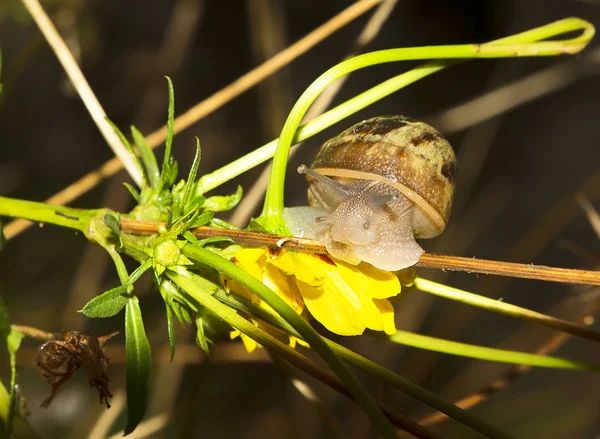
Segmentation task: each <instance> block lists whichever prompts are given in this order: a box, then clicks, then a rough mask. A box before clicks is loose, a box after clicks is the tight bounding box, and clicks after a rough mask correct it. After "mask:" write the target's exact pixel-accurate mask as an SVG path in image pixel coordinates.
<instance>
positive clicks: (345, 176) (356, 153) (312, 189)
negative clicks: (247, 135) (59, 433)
mask: <svg viewBox="0 0 600 439" xmlns="http://www.w3.org/2000/svg"><path fill="white" fill-rule="evenodd" d="M298 172H299V173H301V174H306V177H307V180H308V184H309V188H308V201H309V204H310V207H309V206H303V207H293V208H286V209H285V210H284V220H285V222H286V224H287V226H288V228H289V230H290V232H291V233H292V234H293V235H294V236H297V237H300V238H310V239H315V240H318V241H320V242H321V243H322V244H324V245H325V247H326V249H327V251H328V252H329V254H330V255H331V256H332V257H334V258H336V259H339V260H342V261H345V262H348V263H350V264H353V265H356V264H358V263H360V262H361V261H364V262H368V263H369V264H371V265H373V266H375V267H377V268H380V269H382V270H386V271H397V270H401V269H404V268H407V267H410V266H412V265H414V264H416V263H417V262H418V261H419V258H420V257H421V255H422V254H423V253H424V251H423V249H422V248H421V246H419V244H417V242H416V241H415V238H433V237H435V236H437V235H439V234H440V233H442V231H443V230H444V229H445V228H446V224H447V222H448V217H449V215H450V208H451V206H452V196H453V192H454V177H455V174H456V157H455V155H454V151H453V150H452V147H451V146H450V144H449V143H448V141H447V140H446V139H445V138H444V136H443V135H442V134H440V133H439V132H438V131H437V130H436V129H434V128H433V127H431V126H429V125H427V124H425V123H423V122H419V121H417V120H414V119H411V118H408V117H404V116H381V117H375V118H372V119H368V120H365V121H363V122H360V123H358V124H356V125H354V126H352V127H350V128H348V129H347V130H345V131H344V132H342V133H341V134H339V135H338V136H336V137H334V138H332V139H330V140H329V141H327V142H325V143H324V144H323V146H322V147H321V150H320V151H319V153H318V154H317V157H316V158H315V160H314V162H313V164H312V165H311V167H310V168H308V167H307V166H305V165H301V166H300V167H299V168H298Z"/></svg>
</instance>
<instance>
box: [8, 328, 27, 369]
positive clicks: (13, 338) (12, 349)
mask: <svg viewBox="0 0 600 439" xmlns="http://www.w3.org/2000/svg"><path fill="white" fill-rule="evenodd" d="M21 340H23V334H21V333H20V332H19V331H17V330H16V329H11V330H10V333H9V334H8V337H6V346H7V347H8V353H9V354H10V355H11V356H12V355H14V354H16V353H17V351H18V350H19V347H20V346H21ZM11 360H12V358H11ZM15 366H16V363H15Z"/></svg>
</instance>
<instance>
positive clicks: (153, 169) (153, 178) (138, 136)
mask: <svg viewBox="0 0 600 439" xmlns="http://www.w3.org/2000/svg"><path fill="white" fill-rule="evenodd" d="M131 135H132V136H133V141H134V142H135V144H136V145H137V147H138V149H139V150H140V157H141V158H142V162H143V163H144V167H145V168H146V174H147V175H148V180H149V181H150V186H151V187H153V188H155V189H156V188H158V183H159V178H160V172H159V170H158V162H157V161H156V156H155V155H154V151H152V149H151V148H150V147H149V146H148V143H147V142H146V138H145V137H144V136H143V135H142V133H140V132H139V131H138V129H137V128H136V127H134V126H133V125H132V126H131Z"/></svg>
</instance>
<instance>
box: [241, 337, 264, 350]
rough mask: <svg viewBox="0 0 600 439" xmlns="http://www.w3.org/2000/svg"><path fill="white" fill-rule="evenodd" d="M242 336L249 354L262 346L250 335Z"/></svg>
mask: <svg viewBox="0 0 600 439" xmlns="http://www.w3.org/2000/svg"><path fill="white" fill-rule="evenodd" d="M241 338H242V343H244V347H245V348H246V351H248V353H249V354H251V353H252V352H254V351H255V350H256V348H259V347H261V345H259V344H258V343H257V342H255V341H254V340H253V339H251V338H250V337H248V336H247V335H246V334H241Z"/></svg>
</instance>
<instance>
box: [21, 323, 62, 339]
mask: <svg viewBox="0 0 600 439" xmlns="http://www.w3.org/2000/svg"><path fill="white" fill-rule="evenodd" d="M10 327H11V328H12V329H14V330H15V331H19V332H20V333H21V334H23V335H24V336H25V337H30V338H34V339H36V340H41V341H48V340H54V338H55V337H56V336H55V335H54V334H52V333H51V332H45V331H42V330H41V329H38V328H34V327H32V326H24V325H10Z"/></svg>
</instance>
